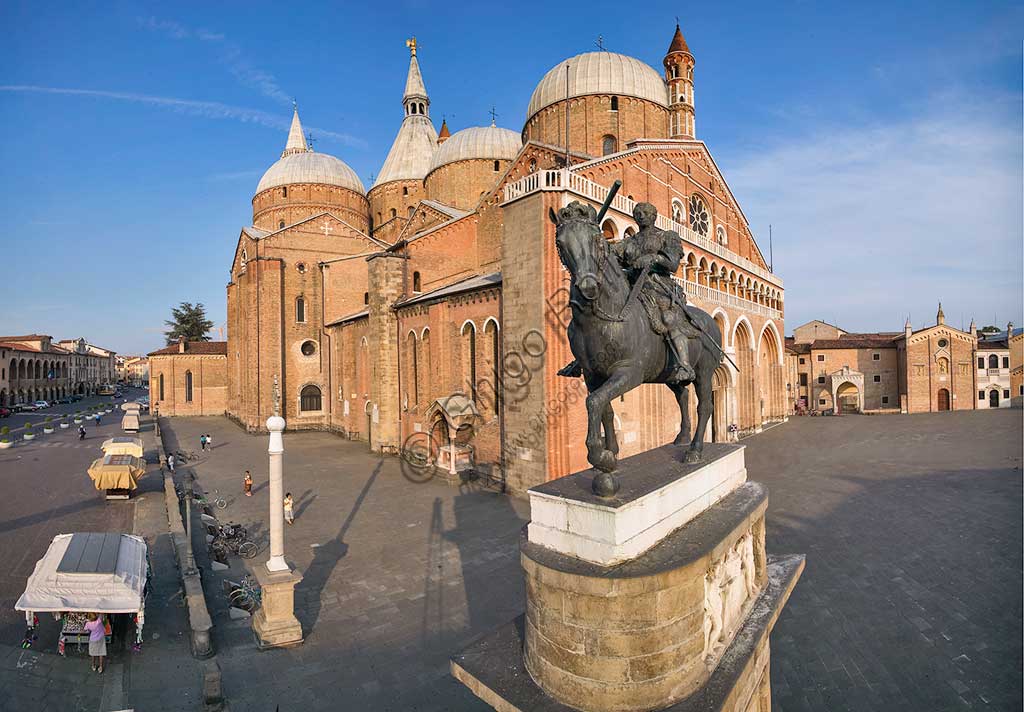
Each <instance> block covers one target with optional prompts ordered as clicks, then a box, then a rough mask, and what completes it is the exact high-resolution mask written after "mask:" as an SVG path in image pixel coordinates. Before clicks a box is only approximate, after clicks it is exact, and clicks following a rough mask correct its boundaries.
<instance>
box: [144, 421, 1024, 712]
mask: <svg viewBox="0 0 1024 712" xmlns="http://www.w3.org/2000/svg"><path fill="white" fill-rule="evenodd" d="M162 422H163V423H164V424H165V428H164V432H165V438H166V440H167V441H168V442H169V443H170V444H175V438H178V439H180V441H181V446H182V449H187V450H195V451H198V450H199V444H198V443H199V435H200V434H202V433H210V434H212V435H213V438H214V443H215V448H214V450H213V451H212V452H210V453H199V455H200V458H199V460H198V461H196V462H193V463H190V465H191V469H192V470H194V472H195V474H196V476H197V477H198V478H199V481H200V483H201V484H202V485H203V486H204V487H205V488H207V490H210V491H212V490H213V489H214V488H216V489H217V490H219V493H220V495H221V496H224V497H225V498H226V499H227V500H228V503H229V504H228V507H227V509H225V510H223V511H221V512H219V516H221V518H222V519H224V520H231V521H236V522H239V523H242V524H244V525H246V526H247V527H248V528H249V530H250V531H251V532H253V533H254V534H255V536H256V539H257V541H259V542H260V544H261V546H262V550H261V552H260V554H259V556H258V557H257V558H256V559H254V560H252V561H250V562H245V563H247V564H249V565H254V564H258V563H260V562H262V561H264V560H265V558H266V545H267V541H266V540H267V532H266V529H265V526H264V522H266V521H267V511H268V507H269V503H268V501H267V484H266V473H267V464H266V463H267V454H266V446H267V438H266V436H262V437H258V436H250V435H247V434H245V433H244V432H242V431H241V430H240V429H238V428H237V427H236V426H234V425H233V424H231V423H230V422H229V421H227V420H226V419H223V418H174V419H164V420H163V421H162ZM744 443H745V444H746V445H747V446H748V450H747V467H748V471H749V477H750V478H751V479H756V480H759V481H761V482H764V483H766V484H767V485H768V487H769V492H770V504H769V512H768V522H769V526H768V547H769V551H771V552H773V553H787V552H803V553H805V554H807V569H806V571H805V573H804V575H803V578H802V579H801V581H800V583H799V584H798V586H797V588H796V592H795V593H794V595H793V597H792V599H791V600H790V603H789V606H788V607H787V608H786V609H785V611H784V613H783V615H782V617H781V618H780V620H779V623H778V625H777V627H776V629H775V632H774V635H773V638H772V656H773V657H772V680H773V694H774V707H775V709H776V710H783V711H785V712H789V711H790V710H801V711H802V710H946V709H949V710H954V709H979V710H982V709H984V710H997V709H998V710H1004V709H1019V708H1020V699H1021V692H1022V690H1021V680H1020V669H1021V663H1022V649H1021V637H1022V616H1021V602H1020V592H1021V585H1022V576H1021V566H1020V551H1021V546H1022V541H1021V527H1020V522H1021V517H1022V508H1021V494H1022V491H1021V470H1020V467H1021V457H1020V455H1021V418H1020V411H1006V410H1002V411H979V412H971V413H952V414H933V415H919V416H874V417H869V416H845V417H842V418H800V419H792V420H791V421H790V422H789V423H787V424H785V425H782V426H779V427H777V428H773V429H771V430H769V431H766V432H765V433H763V434H761V435H759V436H757V437H754V438H750V439H747V440H745V441H744ZM285 448H286V452H285V478H286V489H288V490H290V491H291V492H292V493H293V495H294V498H295V501H296V506H295V512H296V517H297V518H296V523H295V525H294V526H293V527H286V530H285V536H286V552H287V557H288V559H289V561H290V562H291V563H292V564H293V566H296V567H297V568H298V569H299V570H300V571H301V572H302V573H303V575H304V576H305V578H304V580H303V582H302V583H301V584H300V585H299V587H298V589H297V599H296V600H297V615H298V617H299V620H300V621H301V622H302V624H303V629H304V631H305V634H306V636H307V638H306V642H305V643H304V644H303V645H302V646H300V647H297V648H293V649H290V650H278V651H269V652H258V651H257V650H256V647H255V643H254V641H253V638H252V635H251V632H250V630H249V626H248V623H247V622H246V621H233V620H231V619H230V618H229V617H228V614H227V605H226V601H225V599H224V597H223V595H221V594H220V593H219V590H220V589H219V586H220V583H219V581H220V579H221V578H222V575H221V574H210V573H209V572H207V573H206V574H205V584H206V586H207V590H208V592H209V593H210V594H212V595H213V599H214V600H213V604H212V606H211V613H212V614H213V616H214V620H215V624H216V625H215V631H214V633H215V635H214V640H215V644H216V645H217V647H218V650H219V654H218V660H219V662H220V664H221V666H222V668H223V670H224V688H225V694H226V695H227V697H228V699H229V700H230V702H231V703H232V705H233V707H234V708H236V709H246V710H249V709H252V710H264V709H265V710H268V712H269V711H270V710H273V709H274V708H275V706H276V705H278V704H280V705H281V709H303V710H308V711H310V712H311V711H313V710H328V709H332V710H333V709H366V710H484V709H488V708H487V707H486V706H484V705H482V703H480V702H479V701H478V700H477V699H476V698H475V697H473V696H472V695H471V694H469V692H468V691H467V690H466V689H465V688H463V687H462V686H461V685H459V684H458V683H456V682H455V681H454V680H453V679H452V678H451V677H450V675H449V674H448V657H449V655H450V654H451V653H452V652H454V651H456V650H458V649H459V648H461V647H463V646H464V645H465V644H466V643H468V642H469V641H470V640H472V639H473V638H475V637H476V636H478V635H480V634H482V633H485V632H487V631H489V630H491V629H492V628H494V627H495V626H497V625H499V624H501V623H504V622H505V621H507V620H508V619H510V618H512V617H513V616H515V615H516V614H518V613H520V612H521V611H522V607H523V582H522V574H521V569H520V567H519V562H518V552H517V538H518V532H519V529H520V528H521V526H522V525H523V524H524V523H525V520H526V518H527V516H528V506H527V504H526V503H525V502H524V501H521V500H516V499H511V498H508V497H505V496H503V495H499V494H495V493H493V492H490V491H485V490H481V489H476V488H473V487H469V486H462V487H458V486H451V485H446V484H444V483H441V482H438V481H431V482H428V483H426V484H412V483H410V482H409V481H407V480H405V479H404V478H403V477H402V475H401V473H400V468H399V466H398V461H397V460H395V459H394V458H379V457H377V456H374V455H373V454H371V453H369V452H368V451H367V450H366V448H365V446H363V445H361V444H358V443H350V442H345V441H343V440H340V439H338V438H337V437H335V436H332V435H328V434H324V433H295V434H293V433H288V434H286V436H285ZM246 468H249V469H251V470H252V472H253V476H254V479H255V487H254V490H255V496H253V497H251V498H246V497H243V496H242V494H241V481H242V473H243V471H244V470H245V469H246ZM179 474H180V472H179ZM197 536H198V535H197ZM200 563H201V564H202V563H203V562H202V561H201V562H200ZM233 565H234V569H235V570H234V571H232V572H231V573H230V574H229V575H230V576H232V577H237V576H239V575H241V573H242V568H241V562H234V564H233Z"/></svg>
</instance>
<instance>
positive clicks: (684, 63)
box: [663, 23, 697, 138]
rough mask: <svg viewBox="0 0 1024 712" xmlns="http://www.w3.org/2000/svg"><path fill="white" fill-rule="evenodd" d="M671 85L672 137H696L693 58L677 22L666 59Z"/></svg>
mask: <svg viewBox="0 0 1024 712" xmlns="http://www.w3.org/2000/svg"><path fill="white" fill-rule="evenodd" d="M663 64H664V65H665V82H666V83H667V84H668V110H669V119H668V122H669V123H668V135H669V138H696V136H697V127H696V122H695V120H694V109H693V65H694V60H693V55H692V54H690V48H689V47H688V46H687V45H686V40H685V39H683V33H682V31H680V29H679V23H676V32H675V34H674V35H672V43H671V44H670V45H669V47H668V53H667V54H666V55H665V59H664V60H663Z"/></svg>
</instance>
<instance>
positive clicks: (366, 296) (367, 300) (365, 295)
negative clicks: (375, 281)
mask: <svg viewBox="0 0 1024 712" xmlns="http://www.w3.org/2000/svg"><path fill="white" fill-rule="evenodd" d="M369 303H370V293H369V292H363V304H369Z"/></svg>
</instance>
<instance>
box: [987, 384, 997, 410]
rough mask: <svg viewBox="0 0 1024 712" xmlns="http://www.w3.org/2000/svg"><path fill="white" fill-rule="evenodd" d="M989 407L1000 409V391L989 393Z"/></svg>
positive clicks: (993, 390) (994, 390)
mask: <svg viewBox="0 0 1024 712" xmlns="http://www.w3.org/2000/svg"><path fill="white" fill-rule="evenodd" d="M988 407H989V408H998V407H999V391H997V390H996V389H995V388H993V389H992V390H991V391H989V392H988Z"/></svg>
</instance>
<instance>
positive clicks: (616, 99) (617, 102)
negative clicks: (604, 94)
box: [612, 96, 619, 111]
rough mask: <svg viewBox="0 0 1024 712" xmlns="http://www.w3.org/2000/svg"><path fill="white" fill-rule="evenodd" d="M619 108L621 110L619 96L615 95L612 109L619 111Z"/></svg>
mask: <svg viewBox="0 0 1024 712" xmlns="http://www.w3.org/2000/svg"><path fill="white" fill-rule="evenodd" d="M618 110H619V97H617V96H613V97H612V111H618Z"/></svg>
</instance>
